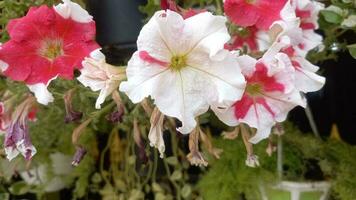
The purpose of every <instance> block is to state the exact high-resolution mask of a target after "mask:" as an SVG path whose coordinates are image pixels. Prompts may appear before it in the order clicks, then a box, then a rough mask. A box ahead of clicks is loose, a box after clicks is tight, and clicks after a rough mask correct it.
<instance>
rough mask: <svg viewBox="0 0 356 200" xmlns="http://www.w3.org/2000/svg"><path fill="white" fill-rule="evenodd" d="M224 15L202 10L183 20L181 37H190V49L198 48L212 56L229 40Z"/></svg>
mask: <svg viewBox="0 0 356 200" xmlns="http://www.w3.org/2000/svg"><path fill="white" fill-rule="evenodd" d="M226 21H227V19H226V17H223V16H214V15H213V14H211V13H210V12H203V13H200V14H197V15H195V16H194V17H191V18H188V19H186V20H185V27H184V35H183V36H181V37H182V39H183V37H191V39H190V46H189V49H190V51H193V50H194V48H199V49H200V50H204V51H206V52H207V53H209V56H210V57H213V56H214V55H215V54H216V53H218V52H219V51H220V50H222V49H223V48H224V44H225V43H226V42H228V41H229V40H230V35H229V33H228V30H227V27H226V25H225V24H226Z"/></svg>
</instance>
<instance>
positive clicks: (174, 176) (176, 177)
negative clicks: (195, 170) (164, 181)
mask: <svg viewBox="0 0 356 200" xmlns="http://www.w3.org/2000/svg"><path fill="white" fill-rule="evenodd" d="M182 177H183V175H182V172H181V171H179V170H176V171H174V172H173V174H172V175H171V177H170V179H171V180H172V181H177V180H180V179H181V178H182Z"/></svg>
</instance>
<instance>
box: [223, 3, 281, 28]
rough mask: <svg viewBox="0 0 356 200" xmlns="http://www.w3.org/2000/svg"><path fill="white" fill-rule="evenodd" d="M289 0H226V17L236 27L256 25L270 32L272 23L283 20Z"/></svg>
mask: <svg viewBox="0 0 356 200" xmlns="http://www.w3.org/2000/svg"><path fill="white" fill-rule="evenodd" d="M287 2H288V1H287V0H273V1H271V0H225V1H224V10H225V14H226V16H228V17H229V19H230V20H231V21H232V22H233V23H235V24H236V25H239V26H243V27H247V26H253V25H255V26H256V27H257V28H258V29H263V30H268V29H269V27H270V26H271V25H272V23H273V22H274V21H276V20H279V19H281V16H280V12H281V10H282V9H283V7H284V6H285V4H286V3H287Z"/></svg>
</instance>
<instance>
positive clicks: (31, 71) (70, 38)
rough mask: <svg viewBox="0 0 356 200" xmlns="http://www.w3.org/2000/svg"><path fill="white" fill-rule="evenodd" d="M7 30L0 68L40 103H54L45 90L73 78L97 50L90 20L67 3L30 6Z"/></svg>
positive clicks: (67, 0) (92, 23)
mask: <svg viewBox="0 0 356 200" xmlns="http://www.w3.org/2000/svg"><path fill="white" fill-rule="evenodd" d="M7 30H8V32H9V35H10V38H11V39H10V40H9V41H8V42H6V43H4V44H3V45H2V48H1V49H0V68H1V70H2V71H3V73H4V75H5V76H7V77H9V78H10V79H12V80H15V81H23V82H25V83H26V84H27V86H28V87H29V88H30V90H31V91H32V92H34V93H35V96H36V98H37V101H38V102H39V103H42V104H48V103H49V102H51V101H53V96H52V95H51V93H49V91H48V90H47V86H48V85H49V83H50V82H51V80H53V79H56V78H57V77H61V78H65V79H73V71H74V70H75V69H80V68H81V66H82V64H81V62H82V60H83V59H84V57H86V56H88V55H89V54H90V52H92V51H93V50H94V49H97V48H98V47H99V46H98V44H97V43H96V42H95V41H94V37H95V22H94V21H93V20H92V17H91V16H90V15H89V14H88V13H87V12H86V11H85V10H84V9H82V8H81V7H80V6H79V5H78V4H75V3H72V2H71V1H69V0H64V3H63V4H59V5H57V6H55V7H51V8H50V7H47V6H40V7H32V8H30V10H29V11H28V13H27V15H26V16H24V17H22V18H18V19H13V20H11V21H10V22H9V24H8V25H7Z"/></svg>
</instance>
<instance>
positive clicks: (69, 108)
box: [63, 89, 83, 123]
mask: <svg viewBox="0 0 356 200" xmlns="http://www.w3.org/2000/svg"><path fill="white" fill-rule="evenodd" d="M74 92H75V89H71V90H69V91H68V92H66V93H65V95H64V97H63V99H64V106H65V109H66V116H65V117H64V122H65V123H71V122H77V121H79V120H80V119H81V118H82V117H83V113H82V112H78V111H75V110H74V109H73V104H72V99H73V95H74Z"/></svg>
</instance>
